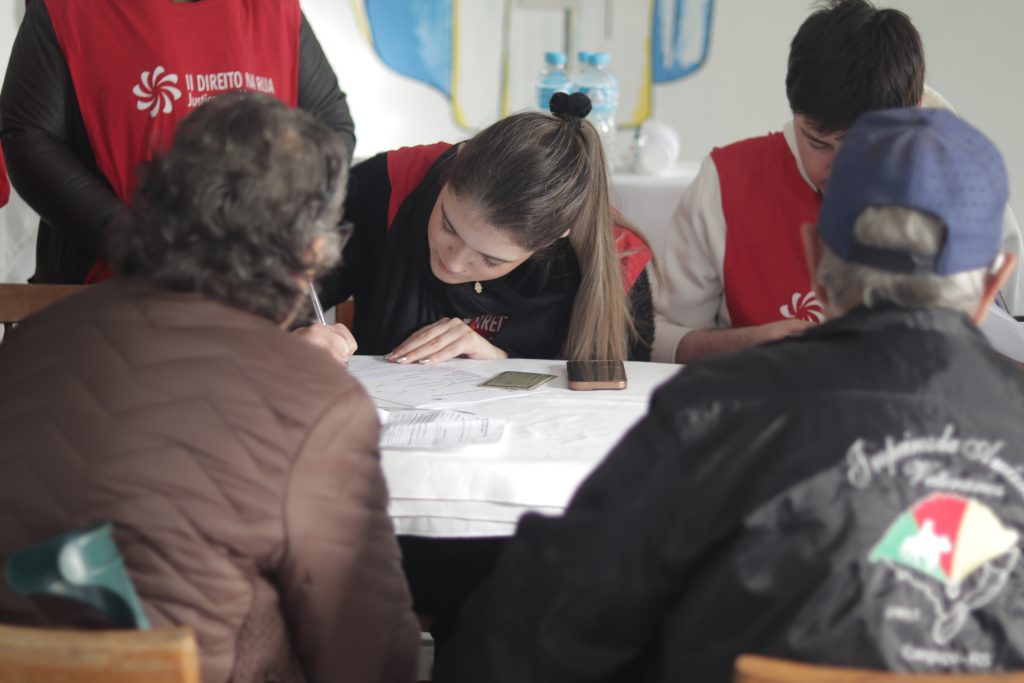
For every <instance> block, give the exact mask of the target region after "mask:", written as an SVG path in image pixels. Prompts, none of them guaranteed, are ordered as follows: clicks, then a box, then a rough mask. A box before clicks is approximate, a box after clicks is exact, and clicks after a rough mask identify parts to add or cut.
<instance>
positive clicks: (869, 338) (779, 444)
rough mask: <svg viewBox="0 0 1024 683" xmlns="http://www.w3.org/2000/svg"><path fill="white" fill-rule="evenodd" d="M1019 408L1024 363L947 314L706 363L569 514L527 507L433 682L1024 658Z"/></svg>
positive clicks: (863, 323)
mask: <svg viewBox="0 0 1024 683" xmlns="http://www.w3.org/2000/svg"><path fill="white" fill-rule="evenodd" d="M1021 415H1024V376H1022V375H1021V372H1020V370H1019V369H1018V368H1017V367H1016V366H1015V365H1014V364H1013V363H1012V362H1011V361H1009V360H1008V359H1006V358H1004V357H1002V356H1000V355H999V354H997V353H996V352H995V351H994V350H993V349H992V348H991V347H990V346H989V344H988V342H987V341H986V340H985V339H984V338H983V337H982V335H981V333H980V332H979V331H978V330H977V328H975V326H974V325H973V324H972V323H971V322H970V321H969V320H968V319H967V318H966V316H964V315H962V314H959V313H955V312H952V311H949V310H939V309H928V310H898V309H882V310H875V311H869V310H864V309H861V310H857V311H854V312H852V313H850V314H848V315H847V316H845V317H843V318H841V319H839V320H835V321H832V322H829V323H826V324H824V325H821V326H820V327H818V328H816V329H813V330H811V331H809V332H807V333H806V334H804V335H803V336H801V337H799V338H796V339H791V340H786V341H783V342H779V343H776V344H772V345H768V346H764V347H761V348H756V349H751V350H749V351H745V352H742V353H737V354H734V355H729V356H723V357H720V358H716V359H712V360H708V361H705V362H698V363H694V364H692V365H690V366H688V367H686V368H685V369H684V370H682V371H681V372H680V373H679V374H678V375H677V376H676V377H675V378H674V379H673V380H670V381H669V382H668V383H666V384H665V385H663V386H662V388H661V389H659V390H658V391H657V393H656V394H655V396H654V398H653V400H652V403H651V409H650V413H649V415H648V416H647V417H646V418H645V419H644V420H643V421H642V422H641V423H640V424H639V425H638V426H637V427H635V428H634V429H633V430H632V431H631V432H630V433H629V434H628V435H627V436H626V437H625V439H624V440H623V441H622V442H621V443H620V444H619V445H618V447H616V448H615V450H614V451H613V452H612V454H611V455H610V456H609V457H608V459H607V460H606V461H605V462H604V463H603V464H602V465H601V466H600V467H599V468H598V469H597V470H596V471H595V472H594V473H593V474H592V475H591V476H590V477H589V478H588V479H587V480H586V481H585V482H584V484H583V485H582V486H581V488H580V489H579V491H578V492H577V494H576V495H575V496H574V498H573V500H572V502H571V503H570V505H569V507H568V509H567V510H566V512H565V514H564V516H563V517H561V518H546V517H542V516H540V515H537V514H530V515H526V516H524V517H523V519H522V521H521V522H520V525H519V528H518V530H517V533H516V535H515V537H514V538H513V539H512V540H511V541H510V542H509V545H508V547H507V549H506V551H505V553H504V555H503V556H502V558H501V560H500V561H499V564H498V567H497V568H496V570H495V572H494V574H493V575H492V578H491V579H490V580H489V581H488V582H487V583H485V584H484V586H483V587H482V589H481V590H480V591H479V592H478V593H477V594H476V595H475V596H474V597H473V598H472V599H471V600H470V602H469V604H468V605H467V607H466V610H465V611H464V613H463V617H462V621H461V623H460V626H459V629H458V631H457V632H456V635H455V637H454V639H453V640H452V642H451V643H450V644H449V646H448V648H447V650H446V652H445V653H444V654H443V655H442V656H441V658H440V661H439V662H438V666H437V668H436V672H435V678H434V680H436V681H440V682H442V683H450V682H452V681H490V682H491V683H502V682H505V681H531V682H533V683H542V682H544V681H560V682H561V681H629V682H630V683H632V682H635V681H679V682H685V681H695V682H699V683H726V682H727V681H730V680H731V677H732V673H731V672H732V666H733V661H734V658H735V657H736V656H737V655H739V654H740V653H744V652H752V653H760V654H767V655H773V656H779V657H785V658H792V659H798V660H804V661H809V662H820V663H827V664H833V665H846V666H861V667H867V668H889V669H894V670H900V671H944V670H961V671H985V670H1003V669H1011V670H1012V669H1021V668H1024V590H1022V588H1024V566H1022V563H1021V562H1020V561H1019V560H1020V556H1021V530H1022V529H1024V477H1022V476H1021V468H1022V466H1024V456H1022V453H1021V448H1022V445H1024V421H1022V420H1021V419H1020V416H1021Z"/></svg>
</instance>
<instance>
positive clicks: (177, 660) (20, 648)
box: [0, 625, 200, 683]
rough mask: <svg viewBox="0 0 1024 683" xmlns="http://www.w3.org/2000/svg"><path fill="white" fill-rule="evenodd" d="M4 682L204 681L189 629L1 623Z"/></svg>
mask: <svg viewBox="0 0 1024 683" xmlns="http://www.w3.org/2000/svg"><path fill="white" fill-rule="evenodd" d="M0 681H15V682H19V683H20V682H27V681H60V682H61V683H200V674H199V655H198V651H197V648H196V641H195V637H194V636H193V635H192V631H191V630H190V629H187V628H168V629H154V630H152V631H63V630H52V629H38V628H22V627H17V626H3V625H0Z"/></svg>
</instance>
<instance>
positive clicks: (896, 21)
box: [652, 0, 1024, 363]
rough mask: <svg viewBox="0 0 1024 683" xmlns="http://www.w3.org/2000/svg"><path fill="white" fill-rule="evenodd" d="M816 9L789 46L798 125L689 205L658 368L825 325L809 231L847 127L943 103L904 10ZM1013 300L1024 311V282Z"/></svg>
mask: <svg viewBox="0 0 1024 683" xmlns="http://www.w3.org/2000/svg"><path fill="white" fill-rule="evenodd" d="M816 5H817V7H816V10H815V11H814V12H813V13H812V14H811V15H810V16H809V17H808V18H807V19H806V20H805V21H804V23H803V24H802V25H801V26H800V29H799V30H798V31H797V34H796V36H795V37H794V38H793V41H792V44H791V46H790V51H789V61H788V67H787V71H786V96H787V100H788V102H789V106H790V110H791V111H792V113H793V117H792V120H791V121H789V122H787V123H786V125H785V126H784V127H783V129H782V131H781V132H776V133H770V134H768V135H764V136H760V137H755V138H750V139H747V140H742V141H740V142H735V143H733V144H730V145H727V146H725V147H720V148H716V149H714V150H713V151H712V152H711V154H710V155H709V156H708V157H707V159H705V160H704V163H703V164H702V165H701V170H700V173H699V174H698V175H697V177H696V179H695V180H694V182H693V183H692V184H691V185H690V186H689V187H688V188H687V189H686V191H685V192H684V194H683V196H682V197H681V199H680V202H679V205H678V207H677V209H676V211H675V214H674V215H673V220H672V225H671V226H669V231H668V237H667V241H666V244H665V253H664V254H662V255H660V256H661V259H660V260H661V268H662V272H663V276H664V277H663V280H664V282H663V286H662V287H660V288H659V291H658V296H657V297H656V299H655V308H656V312H657V315H656V320H655V324H656V331H655V341H654V348H653V352H652V358H653V359H654V360H657V361H662V362H678V363H687V362H690V361H692V360H694V359H695V358H701V357H707V356H709V355H714V354H718V353H727V352H731V351H736V350H739V349H743V348H747V347H750V346H754V345H757V344H760V343H764V342H768V341H773V340H775V339H781V338H782V337H785V336H787V335H790V334H797V333H800V332H802V331H804V330H806V329H807V328H809V327H811V326H812V325H815V324H818V323H820V322H821V321H822V320H823V319H824V311H823V307H822V303H821V302H820V301H819V300H818V299H817V297H816V295H815V293H814V291H813V290H812V289H811V277H810V273H809V272H808V271H807V268H806V266H805V264H804V259H803V254H802V248H801V238H800V225H801V224H802V223H805V222H812V223H813V222H814V221H815V218H816V216H817V213H818V211H819V210H820V207H821V201H822V193H823V192H824V190H825V188H826V187H827V185H828V184H829V183H830V182H832V179H831V178H830V171H831V169H832V163H833V159H834V158H835V154H836V152H837V150H839V149H840V148H841V146H842V144H843V141H844V138H845V135H846V132H847V130H848V129H849V128H850V126H851V125H852V124H853V122H854V121H856V120H857V118H858V117H859V116H861V115H862V114H864V113H865V112H869V111H879V110H883V109H891V108H896V107H917V106H919V105H921V104H922V103H924V104H925V105H926V106H929V105H930V103H931V102H934V101H942V102H944V100H942V99H941V97H940V96H938V95H937V93H935V92H934V91H932V90H930V89H929V88H927V87H926V86H925V85H924V74H925V59H924V47H923V45H922V41H921V37H920V35H919V34H918V32H917V29H916V28H915V27H914V25H913V24H912V23H911V20H910V18H909V17H908V16H907V15H906V14H904V13H903V12H900V11H898V10H896V9H893V8H876V7H874V6H873V5H872V4H871V3H869V2H867V1H866V0H821V1H820V2H818V3H816ZM947 106H948V104H947ZM1003 212H1004V219H1003V239H1004V242H1003V244H1004V249H1005V250H1007V251H1011V252H1013V253H1018V254H1019V253H1020V251H1021V242H1022V237H1021V232H1020V228H1019V227H1018V225H1017V223H1016V220H1015V218H1014V217H1013V214H1012V212H1010V210H1009V207H1008V206H1004V207H1003ZM1002 294H1003V298H1002V299H1001V300H1000V303H1002V304H1003V305H1004V307H1005V308H1006V309H1007V310H1008V311H1009V312H1011V313H1024V280H1022V279H1021V277H1020V276H1019V274H1017V273H1014V274H1013V275H1012V276H1011V279H1010V280H1009V281H1008V282H1007V283H1006V285H1005V286H1004V288H1003V292H1002ZM1018 309H1022V310H1018Z"/></svg>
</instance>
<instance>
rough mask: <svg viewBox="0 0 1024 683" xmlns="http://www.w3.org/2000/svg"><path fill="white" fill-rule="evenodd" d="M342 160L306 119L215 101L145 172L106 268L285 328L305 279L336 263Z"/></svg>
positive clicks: (244, 102)
mask: <svg viewBox="0 0 1024 683" xmlns="http://www.w3.org/2000/svg"><path fill="white" fill-rule="evenodd" d="M348 161H349V159H348V153H347V151H346V149H345V147H344V145H343V144H342V142H341V140H340V139H339V138H338V136H337V135H336V134H335V133H334V132H333V131H331V130H330V129H329V128H328V127H327V126H325V125H324V124H323V123H321V122H320V121H318V120H316V119H315V118H314V117H313V116H312V115H310V114H308V113H306V112H303V111H300V110H297V109H291V108H290V107H288V106H286V105H284V104H283V103H281V102H279V101H278V100H276V99H274V98H272V97H269V96H267V95H261V94H257V93H231V94H227V95H221V96H219V97H216V98H214V99H212V100H210V101H209V102H207V103H205V104H203V105H202V106H201V107H199V108H198V109H196V111H194V112H193V113H192V114H190V115H189V116H188V118H186V119H185V120H184V121H183V122H182V124H181V126H180V127H179V129H178V133H177V135H176V136H175V139H174V144H173V146H172V147H171V149H170V150H169V151H168V152H167V153H166V154H164V155H163V156H161V157H159V158H157V159H156V160H154V161H153V162H151V163H150V164H149V165H148V166H147V167H146V168H145V169H144V173H143V176H142V182H141V183H140V185H139V189H138V190H137V192H136V194H135V198H134V201H133V203H132V212H131V213H132V217H131V220H130V221H125V222H123V223H121V224H118V225H115V226H112V228H111V230H110V231H109V233H108V235H107V239H108V251H109V255H110V261H111V263H112V265H113V266H114V268H115V269H116V270H117V271H118V272H120V273H121V274H123V275H128V276H133V277H137V278H140V279H144V280H148V281H150V282H154V283H156V284H157V285H159V286H161V287H163V288H166V289H171V290H174V291H181V292H199V293H201V294H204V295H206V296H208V297H210V298H212V299H216V300H218V301H220V302H222V303H224V304H227V305H229V306H231V307H233V308H239V309H242V310H245V311H248V312H250V313H254V314H256V315H259V316H261V317H264V318H267V319H269V320H272V321H274V322H276V323H282V322H284V321H286V320H288V319H289V318H291V317H292V316H293V315H294V314H295V312H296V310H297V307H298V306H300V305H301V302H303V301H304V299H303V291H304V290H303V287H302V284H301V283H302V281H303V280H304V279H305V277H306V276H309V277H315V276H316V275H318V274H320V273H322V272H324V271H326V270H327V269H329V268H330V267H332V266H333V265H334V264H335V263H336V262H337V260H338V256H339V253H340V248H341V235H340V232H339V230H338V221H339V220H340V218H341V204H342V201H343V199H344V197H345V186H346V181H347V177H348ZM314 242H322V243H323V246H324V248H323V249H321V250H319V251H318V252H314V250H313V249H312V245H313V244H314Z"/></svg>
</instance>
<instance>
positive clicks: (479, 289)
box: [473, 281, 484, 294]
mask: <svg viewBox="0 0 1024 683" xmlns="http://www.w3.org/2000/svg"><path fill="white" fill-rule="evenodd" d="M473 291H474V292H476V293H477V294H483V293H484V286H483V285H482V284H480V282H479V281H478V282H474V283H473Z"/></svg>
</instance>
